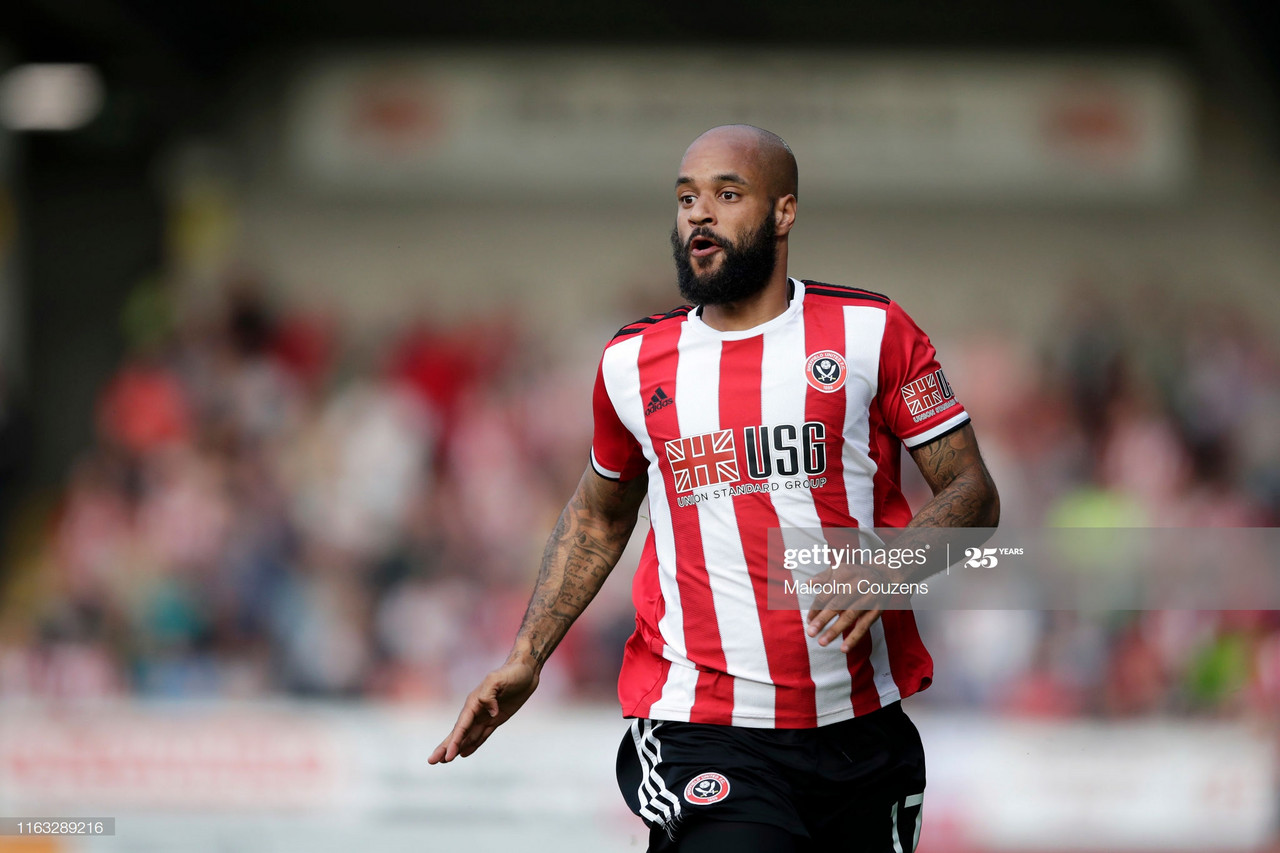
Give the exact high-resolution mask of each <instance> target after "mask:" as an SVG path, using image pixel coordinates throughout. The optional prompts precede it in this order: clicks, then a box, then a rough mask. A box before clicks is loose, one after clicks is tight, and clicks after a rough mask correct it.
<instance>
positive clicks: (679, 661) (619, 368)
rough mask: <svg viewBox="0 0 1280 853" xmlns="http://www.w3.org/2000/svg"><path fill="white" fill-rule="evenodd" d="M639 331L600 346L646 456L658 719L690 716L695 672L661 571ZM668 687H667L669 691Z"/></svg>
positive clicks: (664, 548)
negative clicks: (663, 676) (662, 666)
mask: <svg viewBox="0 0 1280 853" xmlns="http://www.w3.org/2000/svg"><path fill="white" fill-rule="evenodd" d="M643 337H644V336H643V335H635V336H634V337H631V338H629V339H627V340H625V341H622V342H620V343H617V344H614V345H613V346H611V347H609V348H608V349H607V350H605V353H604V360H603V362H602V364H603V375H604V385H605V390H606V391H608V392H609V398H610V399H611V400H612V401H613V406H614V409H615V410H616V411H617V413H618V418H619V420H621V421H622V424H623V426H625V427H626V428H627V429H628V430H629V431H630V432H631V434H632V435H634V436H635V437H636V440H637V441H638V442H639V443H640V449H641V451H642V452H643V453H644V456H645V458H646V459H648V460H649V523H650V525H651V526H652V527H653V544H654V549H655V551H656V553H657V556H658V570H657V571H658V584H659V586H660V588H661V589H662V599H663V605H664V610H663V615H662V618H661V619H660V620H659V622H658V632H659V634H661V635H662V639H663V642H664V648H663V656H664V657H666V658H668V659H669V660H671V662H672V665H671V675H670V676H669V677H668V678H667V681H666V684H665V685H664V687H663V699H664V700H666V701H664V702H663V704H662V710H663V712H664V713H663V719H667V720H684V721H686V722H687V721H688V719H689V709H691V708H692V707H693V696H694V690H693V688H694V685H696V684H697V671H696V670H694V669H693V665H692V664H690V663H689V660H688V658H686V657H685V646H684V613H683V611H682V610H681V607H680V587H679V585H677V583H676V580H675V576H674V574H670V575H669V574H668V573H667V572H665V571H663V568H662V567H664V566H675V564H676V547H675V534H674V532H673V530H672V525H671V507H670V506H668V505H667V491H666V488H665V487H664V485H663V480H662V472H661V470H659V468H658V457H657V454H656V453H655V451H654V449H653V441H652V439H650V437H649V430H648V428H647V427H646V425H645V414H644V401H643V400H642V399H641V398H640V367H639V360H640V345H641V340H642V338H643ZM685 669H687V670H688V671H689V672H691V673H692V675H693V677H692V678H691V679H690V678H682V677H680V676H679V675H678V674H677V670H685ZM668 688H671V692H670V694H668Z"/></svg>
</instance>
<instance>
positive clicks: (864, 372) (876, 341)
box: [842, 305, 899, 705]
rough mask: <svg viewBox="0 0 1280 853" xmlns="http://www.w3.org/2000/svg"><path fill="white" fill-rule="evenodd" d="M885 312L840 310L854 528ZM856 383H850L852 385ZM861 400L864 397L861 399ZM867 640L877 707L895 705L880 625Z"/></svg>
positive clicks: (869, 502) (865, 503)
mask: <svg viewBox="0 0 1280 853" xmlns="http://www.w3.org/2000/svg"><path fill="white" fill-rule="evenodd" d="M885 317H886V315H885V312H884V311H883V310H882V309H880V308H878V307H877V308H870V307H866V306H862V305H846V306H845V309H844V336H845V353H844V360H845V365H846V366H847V367H848V370H849V378H848V379H846V380H845V385H844V387H845V394H846V395H847V396H846V398H845V410H844V411H845V419H844V438H845V441H844V453H843V456H842V458H843V460H844V485H845V489H846V491H847V493H848V497H849V515H851V516H853V517H854V518H855V519H856V520H857V522H858V526H859V527H868V528H869V527H874V525H875V474H876V464H875V462H874V461H872V459H871V419H870V411H871V410H870V404H872V401H874V400H875V396H876V392H877V391H878V390H879V387H880V349H881V346H882V345H883V343H884V326H885ZM855 379H857V380H858V381H857V382H855V381H854V380H855ZM864 395H865V396H864ZM867 634H868V636H869V637H870V638H871V655H870V663H871V671H872V673H873V678H874V683H875V686H876V692H877V693H878V694H880V704H881V705H884V704H885V703H887V702H893V701H896V700H897V699H898V698H899V697H898V685H897V684H896V683H895V682H894V680H893V672H892V670H891V669H890V668H889V650H888V646H887V645H886V644H885V641H884V625H882V624H881V623H880V620H879V619H877V620H876V621H875V623H874V624H873V625H872V626H871V630H870V631H868V632H867Z"/></svg>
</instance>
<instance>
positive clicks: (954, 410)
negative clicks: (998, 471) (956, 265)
mask: <svg viewBox="0 0 1280 853" xmlns="http://www.w3.org/2000/svg"><path fill="white" fill-rule="evenodd" d="M887 313H888V316H887V317H886V319H885V328H884V338H883V340H882V342H881V345H880V390H879V393H878V397H879V402H880V411H881V413H882V414H883V415H884V418H885V420H886V422H887V423H888V426H889V429H890V430H892V432H893V434H894V435H896V436H897V437H898V438H899V439H901V441H902V443H903V444H905V445H906V446H907V447H909V448H913V447H919V446H920V445H922V444H926V443H928V442H930V441H933V440H934V439H936V438H938V437H940V436H943V435H946V434H947V433H949V432H951V431H952V430H955V429H959V428H960V427H962V426H964V425H965V424H966V423H968V422H969V414H968V412H966V411H965V410H964V406H962V405H960V401H959V400H957V399H956V395H955V392H954V391H952V389H951V384H950V383H949V382H947V377H946V375H945V374H944V373H943V372H942V366H941V365H940V364H938V354H937V351H936V350H934V348H933V344H932V343H930V341H929V336H928V335H926V334H925V333H924V331H923V330H921V328H920V327H919V326H917V325H916V324H915V321H914V320H912V319H911V318H910V317H909V316H907V313H906V312H905V311H903V310H902V308H901V307H900V306H899V305H898V304H897V303H896V302H894V303H891V304H890V305H889V308H888V310H887Z"/></svg>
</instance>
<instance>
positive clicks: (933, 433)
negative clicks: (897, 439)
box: [902, 412, 969, 447]
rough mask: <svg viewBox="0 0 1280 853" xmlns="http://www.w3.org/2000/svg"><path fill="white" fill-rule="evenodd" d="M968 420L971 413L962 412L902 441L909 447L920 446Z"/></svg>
mask: <svg viewBox="0 0 1280 853" xmlns="http://www.w3.org/2000/svg"><path fill="white" fill-rule="evenodd" d="M967 420H969V413H968V412H961V413H960V414H958V415H956V416H955V417H951V418H947V419H946V420H945V421H943V422H942V423H940V424H938V425H937V426H936V427H933V428H932V429H927V430H925V431H924V432H922V433H920V434H919V435H913V436H911V438H904V439H903V440H902V443H903V444H905V445H906V446H907V447H919V446H920V445H922V444H924V443H925V442H929V441H933V439H935V438H937V437H938V436H940V435H942V434H943V433H944V432H946V431H947V430H949V429H955V428H956V427H958V426H960V424H962V423H964V422H965V421H967Z"/></svg>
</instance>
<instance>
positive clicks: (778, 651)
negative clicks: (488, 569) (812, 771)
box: [591, 279, 969, 728]
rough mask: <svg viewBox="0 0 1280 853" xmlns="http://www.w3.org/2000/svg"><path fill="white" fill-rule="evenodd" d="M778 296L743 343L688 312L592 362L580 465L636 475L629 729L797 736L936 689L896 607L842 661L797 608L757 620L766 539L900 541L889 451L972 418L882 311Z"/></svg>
mask: <svg viewBox="0 0 1280 853" xmlns="http://www.w3.org/2000/svg"><path fill="white" fill-rule="evenodd" d="M792 285H793V287H794V295H793V297H792V299H791V303H790V305H788V307H787V309H786V310H785V311H784V312H783V313H782V314H780V315H779V316H777V317H775V318H773V319H772V320H769V321H768V322H766V323H763V324H761V325H760V326H757V327H755V328H753V329H746V330H742V331H729V332H720V331H717V330H715V329H713V328H711V327H710V326H708V325H707V324H706V323H704V322H703V321H702V319H701V317H700V316H699V315H698V312H697V311H695V310H692V309H690V308H689V307H688V306H685V307H682V308H677V309H676V310H674V311H672V312H670V313H668V314H662V315H655V316H652V317H648V318H645V319H643V320H640V321H639V322H637V323H633V324H631V325H629V326H626V327H624V328H623V329H622V330H621V331H620V332H619V333H618V334H617V336H615V337H614V339H613V340H612V341H611V342H610V343H609V345H608V346H607V347H606V348H605V351H604V355H603V357H602V358H601V361H600V370H599V373H598V374H597V377H596V387H595V397H594V411H595V435H594V438H593V440H592V449H591V461H592V465H593V466H594V467H595V470H596V471H597V472H598V473H599V474H600V475H601V476H604V477H609V478H612V479H622V480H626V479H629V478H631V477H635V476H637V475H639V474H640V473H642V472H644V471H646V470H647V471H648V474H649V485H648V489H649V493H648V498H649V511H650V521H651V524H652V530H651V531H650V533H649V537H648V539H647V541H646V542H645V546H644V552H643V554H642V556H641V559H640V566H639V568H638V570H637V572H636V576H635V579H634V581H633V587H632V598H633V601H634V603H635V608H636V630H635V633H634V634H633V635H632V636H631V639H630V640H629V641H628V642H627V646H626V652H625V656H624V659H623V664H622V673H621V676H620V677H619V683H618V695H619V698H620V699H621V700H622V709H623V713H624V714H625V715H626V716H629V717H648V718H651V719H660V720H681V721H691V722H705V723H719V724H724V725H736V726H751V727H758V728H812V727H815V726H822V725H828V724H830V723H835V722H839V721H841V720H846V719H849V718H850V717H854V716H856V715H859V714H865V713H868V712H870V711H874V710H876V709H878V708H880V707H882V706H883V705H886V704H888V703H890V702H893V701H895V700H897V699H900V698H902V697H906V696H910V695H911V694H913V693H915V692H917V691H919V690H922V689H924V688H925V687H927V686H928V685H929V682H930V680H931V679H932V674H933V660H932V659H931V658H930V657H929V653H928V651H926V650H925V648H924V644H923V643H922V642H921V640H920V634H919V632H918V631H917V630H916V623H915V618H914V616H913V614H912V613H911V611H910V610H898V611H886V612H885V613H884V614H883V615H882V616H881V618H880V620H879V621H877V622H876V624H875V625H874V626H873V627H872V629H871V631H870V632H868V635H867V636H865V637H864V638H863V639H862V641H861V642H860V643H859V644H858V645H857V646H856V647H855V648H854V649H852V650H851V651H850V652H849V653H848V654H847V655H846V654H843V653H841V651H840V644H839V643H832V644H830V645H828V646H826V647H822V646H819V645H818V643H817V640H816V639H812V638H810V637H808V636H807V635H806V634H805V631H804V616H805V609H804V608H802V607H801V606H800V603H797V606H796V609H794V610H780V609H772V610H771V609H769V608H768V607H767V598H766V591H767V577H766V554H767V541H768V531H769V529H770V528H782V529H783V530H784V534H783V535H784V537H785V535H786V534H785V531H786V530H787V529H788V528H791V529H806V530H814V529H819V528H837V527H843V528H848V527H855V526H856V527H873V526H874V527H903V526H905V525H906V524H907V522H908V521H910V520H911V515H912V513H911V509H910V507H908V505H907V502H906V500H905V499H904V498H903V495H902V491H901V488H900V486H899V474H900V464H899V463H900V456H901V454H900V449H899V448H900V443H905V444H906V445H907V446H908V447H915V446H918V445H920V444H923V443H925V442H928V441H931V440H932V439H934V438H936V437H938V436H941V435H943V434H945V433H947V432H949V431H951V430H953V429H956V428H958V427H960V426H962V425H964V424H965V423H966V422H967V421H968V420H969V416H968V415H967V414H966V413H965V411H964V407H963V406H961V405H960V404H959V402H958V401H957V400H956V399H955V396H954V395H953V394H952V392H951V388H950V386H949V385H948V384H947V381H946V378H945V377H944V376H943V373H942V370H941V368H940V367H939V366H938V363H937V360H936V357H935V351H934V348H933V345H932V344H931V343H930V342H929V338H928V337H927V336H926V335H925V334H924V332H922V331H921V330H920V328H919V327H918V326H916V325H915V323H914V322H912V320H911V318H910V317H908V316H907V315H906V313H905V312H904V311H903V310H902V309H901V308H900V307H899V306H898V305H897V303H895V302H893V301H891V300H890V299H888V298H887V297H884V296H881V295H880V294H876V293H871V292H869V291H865V290H857V289H853V288H846V287H837V286H834V285H828V284H821V283H818V282H800V281H796V280H795V279H792ZM789 482H790V485H788V483H789ZM771 483H779V484H780V487H779V488H777V489H776V490H770V489H768V488H765V489H760V488H758V484H771Z"/></svg>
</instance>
